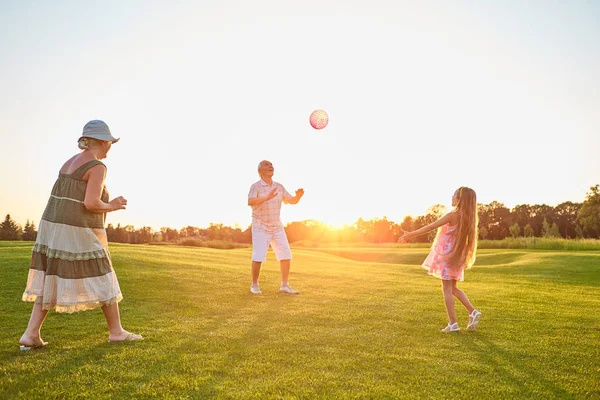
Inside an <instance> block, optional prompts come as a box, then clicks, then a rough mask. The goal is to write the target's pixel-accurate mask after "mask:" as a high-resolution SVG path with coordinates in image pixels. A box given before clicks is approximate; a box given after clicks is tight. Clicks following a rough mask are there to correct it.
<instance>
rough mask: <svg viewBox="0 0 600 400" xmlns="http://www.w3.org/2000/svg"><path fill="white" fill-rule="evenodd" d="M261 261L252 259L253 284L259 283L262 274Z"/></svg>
mask: <svg viewBox="0 0 600 400" xmlns="http://www.w3.org/2000/svg"><path fill="white" fill-rule="evenodd" d="M261 265H262V263H261V262H258V261H252V285H258V277H259V276H260V266H261Z"/></svg>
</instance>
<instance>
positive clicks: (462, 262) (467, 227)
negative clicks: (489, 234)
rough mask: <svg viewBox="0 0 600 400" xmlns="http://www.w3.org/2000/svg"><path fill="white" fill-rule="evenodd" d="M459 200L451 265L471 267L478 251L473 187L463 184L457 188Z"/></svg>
mask: <svg viewBox="0 0 600 400" xmlns="http://www.w3.org/2000/svg"><path fill="white" fill-rule="evenodd" d="M457 192H458V201H457V203H456V206H455V207H454V212H456V213H457V214H458V216H459V219H458V226H457V227H456V233H455V241H454V246H452V250H451V251H450V253H449V254H448V262H449V263H450V265H456V266H465V267H466V268H471V267H472V266H473V264H474V263H475V258H476V252H477V236H478V233H477V225H478V223H479V218H478V215H477V194H476V193H475V191H474V190H473V189H471V188H468V187H465V186H461V187H460V188H458V189H457Z"/></svg>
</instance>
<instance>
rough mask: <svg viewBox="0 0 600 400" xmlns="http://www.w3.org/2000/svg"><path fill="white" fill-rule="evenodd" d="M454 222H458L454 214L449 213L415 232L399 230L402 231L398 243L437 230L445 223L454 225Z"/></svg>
mask: <svg viewBox="0 0 600 400" xmlns="http://www.w3.org/2000/svg"><path fill="white" fill-rule="evenodd" d="M456 222H458V221H457V218H456V215H455V213H454V212H449V213H448V214H446V215H444V216H443V217H442V218H440V219H438V220H437V221H435V222H432V223H431V224H429V225H425V226H424V227H422V228H420V229H417V230H416V231H412V232H408V231H405V230H404V229H402V228H400V230H401V231H402V236H400V237H399V238H398V241H399V242H404V241H406V239H410V238H412V237H415V236H421V235H423V234H425V233H427V232H429V231H432V230H434V229H437V228H439V227H440V226H442V225H445V224H447V223H450V224H456Z"/></svg>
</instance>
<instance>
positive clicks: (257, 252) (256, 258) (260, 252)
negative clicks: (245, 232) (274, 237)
mask: <svg viewBox="0 0 600 400" xmlns="http://www.w3.org/2000/svg"><path fill="white" fill-rule="evenodd" d="M270 241H271V235H270V234H268V233H266V232H255V231H252V285H251V286H250V292H251V293H253V294H261V291H260V287H259V286H258V278H259V277H260V267H261V265H262V263H263V262H264V261H266V259H267V250H268V249H269V242H270Z"/></svg>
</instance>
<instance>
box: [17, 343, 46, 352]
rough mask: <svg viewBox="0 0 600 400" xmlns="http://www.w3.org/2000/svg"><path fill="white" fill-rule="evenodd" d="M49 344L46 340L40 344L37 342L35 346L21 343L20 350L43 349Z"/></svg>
mask: <svg viewBox="0 0 600 400" xmlns="http://www.w3.org/2000/svg"><path fill="white" fill-rule="evenodd" d="M47 345H48V342H44V341H42V342H41V343H40V344H36V345H33V346H28V345H25V344H21V343H19V350H21V351H29V350H35V349H41V348H42V347H45V346H47Z"/></svg>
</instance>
